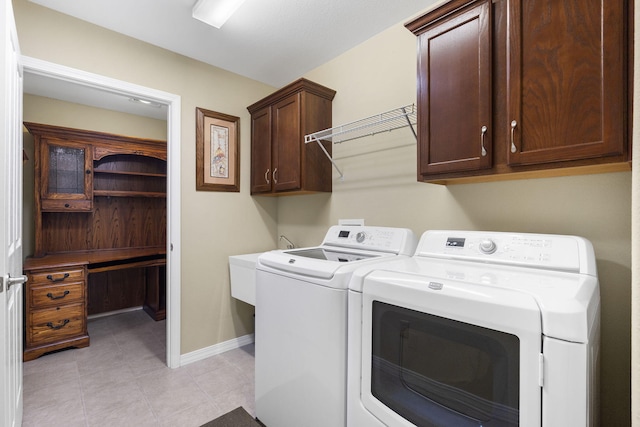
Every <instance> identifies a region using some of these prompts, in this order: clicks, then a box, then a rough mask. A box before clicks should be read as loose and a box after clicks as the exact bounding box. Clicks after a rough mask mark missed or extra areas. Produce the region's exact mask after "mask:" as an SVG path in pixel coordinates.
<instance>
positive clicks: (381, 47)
mask: <svg viewBox="0 0 640 427" xmlns="http://www.w3.org/2000/svg"><path fill="white" fill-rule="evenodd" d="M415 70H416V39H415V37H414V36H413V34H411V33H410V32H409V31H408V30H406V29H405V28H404V27H403V26H402V24H399V25H398V26H395V27H393V28H390V29H389V30H387V31H385V32H383V33H381V34H379V35H378V36H376V37H374V38H372V39H370V40H369V41H367V42H365V43H363V44H361V45H360V46H358V47H356V48H355V49H352V50H350V51H349V52H347V53H345V54H344V55H342V56H340V57H338V58H336V59H334V60H333V61H331V62H329V63H327V64H325V65H323V66H321V67H319V68H317V69H315V70H313V71H312V72H310V73H308V74H307V76H306V77H308V78H310V79H312V80H315V81H317V82H319V83H321V84H324V85H326V86H329V87H330V88H332V89H335V90H336V91H337V95H336V98H335V100H334V104H333V106H334V108H333V113H334V125H339V124H343V123H346V122H348V121H351V120H357V119H360V118H364V117H367V116H368V115H371V114H376V113H379V112H382V111H385V110H389V109H392V108H396V107H399V106H401V105H403V104H409V103H412V102H414V101H415V97H416V77H415ZM460 119H461V120H463V119H464V118H462V117H461V118H460ZM334 158H335V159H336V162H337V163H338V166H339V167H340V168H341V169H342V170H343V172H344V181H340V180H339V179H337V174H336V173H335V172H334V187H333V188H334V190H333V193H332V195H331V196H330V197H329V196H326V195H312V196H304V197H288V198H282V199H281V200H279V206H278V221H277V222H278V233H284V234H286V235H287V236H288V237H289V238H290V239H291V240H293V241H294V242H295V243H296V244H300V245H303V246H305V245H310V244H315V243H317V242H318V241H319V240H320V239H321V238H322V234H323V231H324V230H326V227H327V226H328V225H329V224H335V223H337V221H338V219H339V218H364V219H365V220H366V223H367V224H370V225H390V226H404V227H409V228H411V229H413V230H414V231H415V232H416V233H422V232H423V231H425V230H427V229H444V228H457V229H480V230H499V231H522V232H537V233H558V234H575V235H580V236H584V237H586V238H587V239H589V240H591V242H592V243H593V245H594V247H595V251H596V256H597V263H598V270H599V276H600V284H601V298H602V353H601V355H602V415H603V419H605V420H607V422H606V423H605V424H603V425H606V426H624V425H629V423H630V391H629V390H630V380H629V377H630V333H631V332H630V331H631V329H630V324H631V317H630V316H631V314H630V299H631V256H630V249H631V173H630V172H621V173H612V174H600V175H588V176H573V177H565V178H545V179H535V180H517V181H505V182H496V183H483V184H465V185H451V186H447V187H445V186H438V185H433V184H422V183H417V182H416V147H415V138H414V137H413V135H412V134H411V132H410V131H409V130H408V129H407V128H405V129H399V130H396V131H393V132H391V133H389V134H382V135H376V136H373V137H366V138H362V139H359V140H354V141H350V142H345V143H343V144H341V145H334Z"/></svg>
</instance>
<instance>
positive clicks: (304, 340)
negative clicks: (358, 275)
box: [255, 226, 417, 427]
mask: <svg viewBox="0 0 640 427" xmlns="http://www.w3.org/2000/svg"><path fill="white" fill-rule="evenodd" d="M416 242H417V238H416V236H415V234H414V233H413V232H412V231H411V230H408V229H404V228H388V227H369V226H333V227H331V228H330V229H329V230H328V232H327V234H326V236H325V238H324V240H323V242H322V244H321V245H320V246H317V247H311V248H303V249H293V250H281V251H272V252H266V253H264V254H262V255H261V256H260V257H259V258H258V264H257V266H256V351H255V363H256V374H255V398H256V418H258V419H259V420H260V421H261V422H263V423H264V424H265V425H267V426H268V427H301V426H305V427H328V426H331V427H344V426H345V424H346V388H347V372H346V365H347V285H348V283H349V280H350V278H351V273H352V272H353V270H355V269H356V268H358V267H359V266H363V265H369V264H374V263H377V262H382V261H383V260H389V259H391V258H399V257H402V258H408V257H410V256H411V255H412V254H413V253H414V251H415V247H416Z"/></svg>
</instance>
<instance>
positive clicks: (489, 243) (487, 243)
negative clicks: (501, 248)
mask: <svg viewBox="0 0 640 427" xmlns="http://www.w3.org/2000/svg"><path fill="white" fill-rule="evenodd" d="M496 249H498V247H497V246H496V243H495V242H494V241H493V240H491V239H483V240H482V241H481V242H480V252H482V253H483V254H492V253H494V252H495V251H496Z"/></svg>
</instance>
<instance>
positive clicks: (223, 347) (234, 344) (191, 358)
mask: <svg viewBox="0 0 640 427" xmlns="http://www.w3.org/2000/svg"><path fill="white" fill-rule="evenodd" d="M254 341H255V335H254V334H249V335H243V336H241V337H238V338H234V339H231V340H229V341H224V342H221V343H218V344H214V345H212V346H209V347H205V348H201V349H200V350H196V351H192V352H191V353H185V354H183V355H182V357H181V358H180V365H182V366H184V365H188V364H189V363H194V362H199V361H200V360H204V359H207V358H209V357H211V356H216V355H218V354H222V353H225V352H227V351H229V350H234V349H236V348H240V347H244V346H245V345H249V344H253V342H254Z"/></svg>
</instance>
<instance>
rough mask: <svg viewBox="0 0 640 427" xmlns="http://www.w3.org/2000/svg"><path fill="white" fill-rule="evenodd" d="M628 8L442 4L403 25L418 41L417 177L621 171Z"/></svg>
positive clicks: (621, 1)
mask: <svg viewBox="0 0 640 427" xmlns="http://www.w3.org/2000/svg"><path fill="white" fill-rule="evenodd" d="M632 9H633V7H632V5H631V4H630V2H628V1H627V0H611V1H609V0H599V1H586V0H568V1H553V0H526V1H524V0H497V1H469V0H466V1H465V0H452V1H450V2H447V3H445V4H443V5H441V6H440V7H438V8H436V9H434V10H432V11H430V12H428V13H426V14H425V15H423V16H421V17H419V18H417V19H415V20H414V21H412V22H410V23H408V24H406V27H407V28H408V29H409V30H410V31H412V32H413V33H414V34H416V35H417V36H418V180H420V181H429V182H440V183H449V182H456V181H460V182H470V181H483V180H487V179H491V180H493V179H509V178H517V177H536V176H554V175H566V174H578V173H592V172H606V171H617V170H629V169H630V163H629V160H630V153H631V149H630V142H629V137H628V135H629V119H628V111H629V108H630V93H631V81H630V78H629V76H630V72H631V64H632V61H631V56H632V42H631V40H630V34H632V33H633V31H632V27H633V21H632V18H631V17H632V16H633V10H632ZM483 126H486V132H483V131H482V129H484V128H483ZM481 135H482V136H481ZM482 143H484V150H485V151H486V156H483V155H482V154H483V151H482V145H481V144H482Z"/></svg>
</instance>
